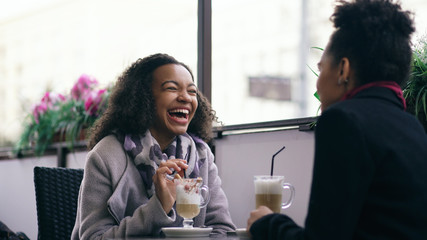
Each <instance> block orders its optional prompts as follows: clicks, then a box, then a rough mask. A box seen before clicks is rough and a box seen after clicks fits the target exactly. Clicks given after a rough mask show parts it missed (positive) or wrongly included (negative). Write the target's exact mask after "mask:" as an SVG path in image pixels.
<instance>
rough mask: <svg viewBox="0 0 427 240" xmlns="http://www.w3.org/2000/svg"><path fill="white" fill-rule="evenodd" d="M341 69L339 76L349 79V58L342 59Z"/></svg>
mask: <svg viewBox="0 0 427 240" xmlns="http://www.w3.org/2000/svg"><path fill="white" fill-rule="evenodd" d="M339 69H340V74H339V78H340V79H344V80H347V81H348V79H349V78H350V61H349V60H348V58H346V57H344V58H342V59H341V61H340V64H339Z"/></svg>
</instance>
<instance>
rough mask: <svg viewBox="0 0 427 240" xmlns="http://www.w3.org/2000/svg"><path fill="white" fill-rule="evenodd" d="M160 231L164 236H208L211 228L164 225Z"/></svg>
mask: <svg viewBox="0 0 427 240" xmlns="http://www.w3.org/2000/svg"><path fill="white" fill-rule="evenodd" d="M162 231H163V233H164V234H165V235H166V237H209V234H210V233H211V232H212V228H211V227H208V228H198V227H194V228H183V227H164V228H162Z"/></svg>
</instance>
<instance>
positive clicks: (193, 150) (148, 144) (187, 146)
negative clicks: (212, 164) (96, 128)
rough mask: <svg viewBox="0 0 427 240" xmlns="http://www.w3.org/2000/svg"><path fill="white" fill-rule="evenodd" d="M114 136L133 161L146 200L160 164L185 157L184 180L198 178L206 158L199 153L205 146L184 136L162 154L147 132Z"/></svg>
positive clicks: (151, 189)
mask: <svg viewBox="0 0 427 240" xmlns="http://www.w3.org/2000/svg"><path fill="white" fill-rule="evenodd" d="M116 136H117V138H118V140H119V141H120V142H121V143H122V144H123V148H124V150H125V151H126V152H127V154H129V156H130V157H131V158H132V159H133V161H134V162H135V165H136V167H137V169H138V171H139V174H140V175H141V178H142V181H143V182H144V186H145V189H146V191H147V196H148V198H151V197H152V196H153V194H154V184H153V176H154V174H155V173H156V170H157V168H158V167H159V165H160V163H161V162H164V161H166V160H168V159H184V156H185V158H186V159H184V160H187V164H188V168H187V169H186V170H185V176H184V177H186V178H196V177H199V169H200V167H201V166H202V165H203V164H204V162H205V160H206V158H207V156H206V151H202V150H203V149H204V146H206V144H205V143H204V142H203V141H202V140H201V139H199V138H197V137H195V136H190V135H189V134H187V133H185V134H183V135H179V136H177V137H175V139H174V140H173V142H172V143H171V144H170V145H169V146H168V147H167V148H166V149H165V151H163V152H162V149H161V148H160V145H159V143H158V142H157V140H156V139H155V138H154V137H153V136H152V135H151V133H150V131H149V130H147V132H146V133H145V134H144V135H133V134H126V135H123V134H117V133H116Z"/></svg>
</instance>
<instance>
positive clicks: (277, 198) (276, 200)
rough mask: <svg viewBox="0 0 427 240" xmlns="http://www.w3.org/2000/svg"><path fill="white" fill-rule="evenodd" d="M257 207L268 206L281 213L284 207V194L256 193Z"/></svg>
mask: <svg viewBox="0 0 427 240" xmlns="http://www.w3.org/2000/svg"><path fill="white" fill-rule="evenodd" d="M255 202H256V208H258V207H259V206H267V207H268V208H270V209H271V210H272V211H273V212H275V213H279V212H280V209H281V208H282V194H255Z"/></svg>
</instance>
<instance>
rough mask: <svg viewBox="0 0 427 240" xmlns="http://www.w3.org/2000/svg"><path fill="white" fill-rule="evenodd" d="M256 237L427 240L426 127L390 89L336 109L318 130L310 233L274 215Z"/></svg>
mask: <svg viewBox="0 0 427 240" xmlns="http://www.w3.org/2000/svg"><path fill="white" fill-rule="evenodd" d="M297 191H298V189H297ZM250 231H251V234H252V235H253V237H254V239H325V240H332V239H339V240H345V239H375V240H378V239H427V135H426V134H425V131H424V129H423V127H422V126H421V124H420V123H419V122H418V120H417V119H416V118H415V117H413V116H412V115H410V114H408V113H406V112H404V111H403V105H402V103H401V102H400V101H399V99H398V98H397V97H396V95H395V94H394V93H393V92H392V91H391V90H389V89H387V88H381V87H373V88H369V89H365V90H363V91H361V92H359V93H358V94H357V95H356V96H354V97H353V98H352V99H348V100H345V101H341V102H339V103H337V104H334V105H333V106H331V107H330V108H328V109H327V110H326V111H324V112H323V113H322V115H321V116H320V117H319V119H318V122H317V126H316V138H315V159H314V169H313V180H312V186H311V195H310V202H309V209H308V214H307V218H306V222H305V228H301V227H299V226H297V225H296V224H295V223H294V222H293V221H292V220H291V219H290V218H289V217H287V216H286V215H283V214H271V215H268V216H265V217H263V218H261V219H259V220H258V221H256V222H255V223H254V224H253V225H252V227H251V229H250Z"/></svg>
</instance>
